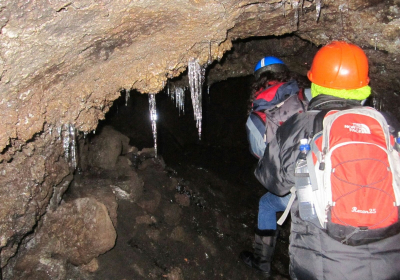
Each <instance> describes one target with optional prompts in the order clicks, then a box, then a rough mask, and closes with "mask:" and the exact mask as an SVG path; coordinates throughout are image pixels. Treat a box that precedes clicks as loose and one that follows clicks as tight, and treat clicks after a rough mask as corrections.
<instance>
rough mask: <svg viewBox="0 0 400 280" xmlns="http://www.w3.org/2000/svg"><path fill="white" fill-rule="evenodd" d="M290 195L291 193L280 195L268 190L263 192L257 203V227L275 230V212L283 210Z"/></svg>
mask: <svg viewBox="0 0 400 280" xmlns="http://www.w3.org/2000/svg"><path fill="white" fill-rule="evenodd" d="M291 196H292V194H291V193H289V194H287V195H285V196H282V197H281V196H276V195H274V194H272V193H269V192H268V193H266V194H264V195H263V196H262V197H261V198H260V202H259V205H258V225H257V226H258V229H261V230H265V229H272V230H276V212H281V211H285V209H286V206H287V205H288V202H289V199H290V197H291Z"/></svg>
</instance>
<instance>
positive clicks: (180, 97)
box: [175, 87, 185, 116]
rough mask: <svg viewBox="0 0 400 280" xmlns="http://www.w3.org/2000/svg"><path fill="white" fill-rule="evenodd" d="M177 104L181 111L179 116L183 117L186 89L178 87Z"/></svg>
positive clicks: (176, 93) (176, 90)
mask: <svg viewBox="0 0 400 280" xmlns="http://www.w3.org/2000/svg"><path fill="white" fill-rule="evenodd" d="M175 104H176V107H177V108H178V109H179V116H180V115H181V111H182V113H183V114H185V89H184V88H180V87H177V88H175Z"/></svg>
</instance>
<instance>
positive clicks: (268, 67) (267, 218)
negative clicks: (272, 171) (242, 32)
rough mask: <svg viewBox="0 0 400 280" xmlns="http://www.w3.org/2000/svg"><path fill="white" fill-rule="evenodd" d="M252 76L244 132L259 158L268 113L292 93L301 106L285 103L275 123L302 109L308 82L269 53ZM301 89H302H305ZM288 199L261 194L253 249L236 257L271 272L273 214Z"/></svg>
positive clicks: (264, 144)
mask: <svg viewBox="0 0 400 280" xmlns="http://www.w3.org/2000/svg"><path fill="white" fill-rule="evenodd" d="M254 77H255V81H254V83H253V85H252V92H251V97H250V100H249V104H250V105H249V111H248V119H247V122H246V131H247V136H248V142H249V144H250V152H251V154H252V155H253V156H255V157H256V158H257V159H260V158H262V157H263V155H264V151H265V148H266V146H267V145H268V142H267V139H271V136H269V137H268V136H267V135H266V134H267V133H266V131H267V130H268V129H267V128H266V126H267V124H268V119H269V118H270V117H269V116H268V112H271V111H274V110H280V109H281V108H282V107H285V106H282V105H281V104H282V102H283V101H285V100H288V98H289V97H291V96H293V95H294V96H293V97H295V98H296V99H294V100H297V103H296V104H298V103H301V105H299V106H303V107H300V108H302V109H300V110H298V109H293V108H294V107H296V106H294V107H293V106H289V107H288V108H289V109H287V110H288V112H286V111H285V112H283V114H282V118H283V116H284V119H282V121H281V122H280V123H279V125H280V124H282V123H283V121H285V120H286V119H287V118H288V117H290V116H291V115H293V114H295V113H298V112H301V111H302V110H305V106H306V105H307V97H306V96H305V95H304V94H305V93H306V95H308V94H309V92H310V91H309V81H308V80H307V79H306V78H305V77H304V78H301V76H300V75H297V74H296V73H294V72H291V71H289V68H288V67H287V66H286V65H285V63H284V62H283V61H282V60H280V59H278V58H276V57H273V56H267V57H264V58H263V59H261V60H260V61H259V62H258V63H257V65H256V67H255V69H254ZM304 88H306V90H305V91H304V90H303V89H304ZM310 99H311V98H310ZM299 100H300V101H299ZM292 105H293V104H292ZM275 108H277V109H275ZM292 109H293V110H292ZM270 124H271V123H270ZM270 133H274V131H273V132H270ZM272 137H274V135H272ZM289 199H290V194H288V195H285V196H282V197H280V196H277V195H274V194H272V193H270V192H268V193H266V194H265V195H263V196H262V197H261V199H260V201H259V209H258V220H257V227H256V229H255V240H254V241H255V242H254V252H250V251H243V252H241V253H240V256H239V257H240V259H241V260H242V261H243V262H244V263H245V264H246V265H248V266H250V267H252V268H255V269H257V270H259V271H261V272H263V273H264V274H267V275H269V274H270V273H271V261H272V257H273V254H274V250H275V245H276V240H277V237H278V229H277V224H276V222H277V219H276V213H277V212H281V211H284V210H285V208H286V206H287V204H288V202H289Z"/></svg>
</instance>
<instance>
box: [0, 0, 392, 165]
mask: <svg viewBox="0 0 400 280" xmlns="http://www.w3.org/2000/svg"><path fill="white" fill-rule="evenodd" d="M399 3H400V1H379V0H354V1H351V0H339V1H333V0H325V1H322V0H315V1H305V0H301V1H299V0H290V1H289V0H288V1H281V0H266V1H250V0H214V1H205V0H177V1H165V0H164V1H161V0H145V1H144V0H136V1H128V0H114V1H111V0H96V1H95V0H81V1H64V0H38V1H29V0H27V1H12V0H8V1H7V0H5V1H0V31H1V32H0V43H1V50H0V94H1V96H0V114H1V119H2V126H1V127H0V151H2V152H3V153H2V155H1V156H2V157H3V158H5V157H6V155H5V154H7V153H12V151H13V146H16V145H17V144H18V143H20V144H21V143H24V142H26V141H29V140H31V139H32V138H33V137H34V136H35V135H37V134H38V133H40V132H41V131H44V130H49V129H52V128H57V127H60V126H61V125H63V124H71V125H73V126H74V127H75V128H76V129H77V130H79V131H82V132H90V131H92V130H94V129H95V128H96V126H97V123H98V120H99V119H103V118H104V115H105V113H106V112H107V111H108V109H109V108H110V106H111V105H112V103H113V101H114V100H115V99H116V98H118V97H119V96H120V91H121V90H122V89H133V90H137V91H139V92H141V93H157V92H159V91H161V90H162V89H163V88H164V87H165V85H166V82H167V80H168V79H171V78H175V77H178V76H180V75H181V74H182V73H183V72H184V71H185V70H186V68H187V65H188V60H189V59H191V58H195V59H198V60H199V62H200V63H201V64H202V65H205V66H207V65H209V66H210V69H209V71H208V75H209V77H208V79H209V81H210V83H212V82H214V81H218V80H223V79H226V78H228V77H230V76H243V75H248V74H251V73H252V70H253V67H254V63H255V62H256V61H257V60H258V59H259V58H260V53H263V52H266V50H268V52H271V53H272V54H273V55H280V56H282V57H284V59H285V61H287V62H288V64H289V65H290V67H291V68H293V69H296V70H298V71H299V72H302V73H304V74H305V73H306V71H307V67H308V66H309V63H310V61H311V60H312V55H310V54H312V53H313V52H315V50H316V47H318V46H321V45H323V44H326V43H328V42H330V41H331V40H347V41H350V42H353V43H356V44H358V45H359V46H361V47H362V48H363V49H364V50H365V51H366V53H367V55H368V56H369V58H370V69H371V73H370V75H371V84H372V85H374V84H375V85H379V86H380V88H381V89H383V88H385V89H386V88H387V91H389V93H390V94H394V95H395V96H397V95H396V94H397V92H396V90H395V89H396V88H398V86H399V84H400V82H399V80H398V77H399V75H398V73H399V70H398V69H399V67H398V66H399V61H400V58H399V55H400V50H399V45H400V36H399V33H400V10H399ZM294 36H295V37H294ZM260 38H264V39H263V40H260ZM252 39H257V40H254V41H252ZM246 43H248V44H247V45H246ZM232 47H233V48H232ZM232 49H235V50H237V52H235V53H232ZM307 50H308V51H309V52H307ZM229 51H231V52H230V54H226V53H227V52H229ZM223 60H225V61H226V66H225V68H224V67H223V66H221V65H222V64H221V63H219V62H222V61H223Z"/></svg>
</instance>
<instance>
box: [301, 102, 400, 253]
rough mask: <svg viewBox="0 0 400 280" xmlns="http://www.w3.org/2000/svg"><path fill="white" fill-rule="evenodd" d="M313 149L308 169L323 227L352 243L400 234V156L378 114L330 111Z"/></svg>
mask: <svg viewBox="0 0 400 280" xmlns="http://www.w3.org/2000/svg"><path fill="white" fill-rule="evenodd" d="M310 146H311V152H310V153H309V154H308V158H307V165H308V169H309V174H310V179H311V183H312V186H313V199H314V204H315V210H316V213H317V216H318V220H319V222H320V225H319V226H321V227H322V228H324V229H326V230H327V232H328V234H330V235H331V236H332V237H333V238H335V239H338V240H341V241H342V242H343V243H349V241H350V244H352V245H357V244H361V243H365V242H370V241H373V240H376V239H381V238H384V237H387V236H390V235H392V234H395V233H397V232H398V228H399V214H398V212H399V205H400V156H399V153H398V152H397V151H396V150H395V149H394V148H393V146H394V138H393V136H392V135H391V134H390V132H389V126H388V124H387V122H386V120H385V118H384V117H383V116H382V115H381V114H380V113H379V112H378V111H376V110H375V109H373V108H369V107H357V108H353V109H348V110H343V111H335V110H333V111H330V112H328V113H327V114H326V115H325V117H324V118H323V129H322V131H321V132H319V133H317V134H316V135H315V136H314V137H313V139H312V140H311V143H310ZM357 233H360V234H359V236H357V235H355V234H357ZM353 235H354V236H353ZM351 238H353V240H350V239H351ZM366 239H368V241H366Z"/></svg>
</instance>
